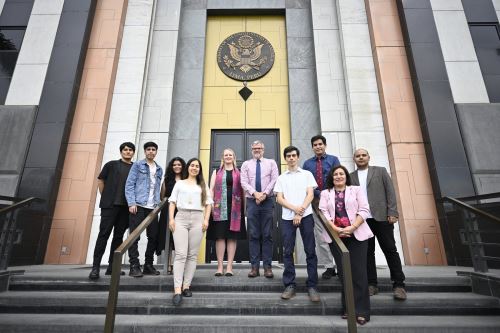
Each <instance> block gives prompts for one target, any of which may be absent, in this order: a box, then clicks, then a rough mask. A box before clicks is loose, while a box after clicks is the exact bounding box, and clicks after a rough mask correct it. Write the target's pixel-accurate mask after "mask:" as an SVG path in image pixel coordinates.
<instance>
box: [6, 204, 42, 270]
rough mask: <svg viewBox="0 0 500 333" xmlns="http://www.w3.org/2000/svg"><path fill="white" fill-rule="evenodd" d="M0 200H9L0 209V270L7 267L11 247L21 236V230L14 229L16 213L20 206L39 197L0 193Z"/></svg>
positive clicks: (15, 226) (25, 205)
mask: <svg viewBox="0 0 500 333" xmlns="http://www.w3.org/2000/svg"><path fill="white" fill-rule="evenodd" d="M0 201H8V202H11V204H7V205H5V206H4V207H3V208H2V209H0V222H1V221H3V223H2V227H1V228H2V229H1V230H0V271H4V270H6V269H7V267H9V261H10V257H11V255H12V248H13V247H14V245H16V244H19V243H20V242H21V238H22V231H21V230H18V229H16V228H17V213H18V212H19V209H20V208H23V207H27V206H29V205H31V204H32V203H33V202H34V201H40V199H38V198H35V197H31V198H27V199H22V198H15V197H8V196H4V195H0Z"/></svg>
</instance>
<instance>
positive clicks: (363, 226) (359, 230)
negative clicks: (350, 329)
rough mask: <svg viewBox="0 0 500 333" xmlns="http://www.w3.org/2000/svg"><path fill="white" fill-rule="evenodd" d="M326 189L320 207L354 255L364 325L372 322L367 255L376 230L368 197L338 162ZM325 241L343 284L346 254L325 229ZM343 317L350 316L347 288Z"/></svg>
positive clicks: (358, 310)
mask: <svg viewBox="0 0 500 333" xmlns="http://www.w3.org/2000/svg"><path fill="white" fill-rule="evenodd" d="M325 188H326V189H325V190H323V191H322V192H321V199H320V202H319V208H320V209H321V211H322V212H323V214H324V215H325V217H326V219H327V220H328V221H329V222H330V224H331V226H332V228H333V229H334V230H335V232H337V234H338V235H339V237H340V238H341V239H342V241H343V242H344V244H345V246H346V247H347V249H348V250H349V254H350V256H351V271H352V280H353V281H352V282H353V288H354V304H355V308H356V320H357V322H358V324H360V325H364V324H366V323H367V322H368V321H370V296H369V294H368V277H367V273H366V258H367V251H368V239H369V238H370V237H373V233H372V231H371V230H370V227H368V224H367V223H365V220H366V219H367V218H368V217H369V216H370V207H369V205H368V199H367V198H366V195H365V194H364V192H363V190H362V189H361V187H359V186H351V178H350V176H349V171H347V169H346V168H345V167H344V166H342V165H338V166H335V167H333V168H332V170H331V171H330V173H329V174H328V176H327V179H326V184H325ZM324 236H325V240H326V241H327V242H328V243H330V250H331V251H332V254H333V257H334V258H335V262H336V263H337V268H338V272H339V275H340V281H341V283H343V277H344V274H343V272H344V270H343V268H342V254H341V252H340V251H339V250H338V249H337V247H336V246H335V245H334V244H332V240H331V239H330V237H328V235H326V232H325V235H324ZM342 309H343V312H342V318H344V319H345V318H347V315H346V307H345V298H344V288H342Z"/></svg>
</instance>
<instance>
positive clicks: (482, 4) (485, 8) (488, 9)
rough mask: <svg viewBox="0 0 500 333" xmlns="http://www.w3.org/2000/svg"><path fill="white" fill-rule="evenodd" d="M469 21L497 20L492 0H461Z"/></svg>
mask: <svg viewBox="0 0 500 333" xmlns="http://www.w3.org/2000/svg"><path fill="white" fill-rule="evenodd" d="M462 4H463V6H464V11H465V16H466V17H467V21H468V22H469V23H491V22H498V18H497V15H496V12H495V7H493V2H492V0H462Z"/></svg>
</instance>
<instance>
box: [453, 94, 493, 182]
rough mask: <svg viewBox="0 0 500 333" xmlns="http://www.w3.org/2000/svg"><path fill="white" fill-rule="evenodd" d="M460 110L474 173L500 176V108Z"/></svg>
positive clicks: (480, 106) (460, 106) (460, 107)
mask: <svg viewBox="0 0 500 333" xmlns="http://www.w3.org/2000/svg"><path fill="white" fill-rule="evenodd" d="M456 109H457V113H458V119H459V123H460V129H461V131H462V136H463V140H464V144H465V149H466V151H467V155H468V157H469V163H470V167H471V171H472V173H473V174H477V173H491V174H497V175H500V154H499V151H500V148H499V147H500V131H499V129H500V104H457V105H456ZM499 188H500V187H499Z"/></svg>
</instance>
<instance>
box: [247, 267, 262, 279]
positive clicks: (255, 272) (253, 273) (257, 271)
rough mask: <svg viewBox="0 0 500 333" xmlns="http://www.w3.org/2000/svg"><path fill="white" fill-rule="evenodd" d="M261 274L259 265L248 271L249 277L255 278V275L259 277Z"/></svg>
mask: <svg viewBox="0 0 500 333" xmlns="http://www.w3.org/2000/svg"><path fill="white" fill-rule="evenodd" d="M259 275H260V273H259V269H258V268H257V267H252V270H251V271H250V272H249V273H248V277H249V278H254V277H257V276H259Z"/></svg>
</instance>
